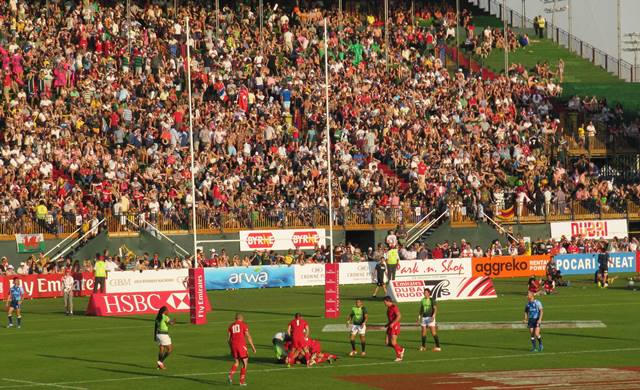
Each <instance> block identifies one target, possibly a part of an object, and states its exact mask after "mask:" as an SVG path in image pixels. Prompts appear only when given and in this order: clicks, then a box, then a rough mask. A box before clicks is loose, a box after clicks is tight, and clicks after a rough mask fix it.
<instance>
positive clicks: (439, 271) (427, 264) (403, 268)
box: [396, 258, 472, 279]
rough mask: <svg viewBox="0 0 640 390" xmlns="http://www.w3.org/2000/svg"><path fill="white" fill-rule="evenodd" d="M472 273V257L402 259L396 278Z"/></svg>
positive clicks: (467, 275)
mask: <svg viewBox="0 0 640 390" xmlns="http://www.w3.org/2000/svg"><path fill="white" fill-rule="evenodd" d="M471 275H472V270H471V258H459V259H435V260H434V259H427V260H401V261H400V262H399V263H398V270H397V271H396V278H398V279H401V278H416V277H427V278H433V277H441V276H466V277H469V276H471Z"/></svg>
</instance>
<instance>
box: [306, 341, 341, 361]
mask: <svg viewBox="0 0 640 390" xmlns="http://www.w3.org/2000/svg"><path fill="white" fill-rule="evenodd" d="M307 348H308V349H309V353H310V354H311V360H310V362H309V365H314V364H319V363H324V362H329V364H333V361H334V360H336V359H337V358H338V357H337V356H336V355H334V354H331V353H327V352H322V347H321V345H320V341H318V340H314V339H312V338H309V339H307Z"/></svg>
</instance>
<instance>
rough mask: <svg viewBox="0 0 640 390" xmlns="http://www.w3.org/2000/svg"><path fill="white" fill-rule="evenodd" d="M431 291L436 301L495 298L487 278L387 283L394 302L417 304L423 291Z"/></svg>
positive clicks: (408, 280) (454, 277)
mask: <svg viewBox="0 0 640 390" xmlns="http://www.w3.org/2000/svg"><path fill="white" fill-rule="evenodd" d="M425 288H429V289H431V294H432V296H434V297H436V299H437V300H442V301H447V300H463V299H480V298H496V297H497V295H496V290H495V288H494V287H493V282H492V281H491V278H489V277H475V278H467V277H459V276H449V277H444V278H439V279H407V280H392V281H390V282H389V295H390V296H391V298H393V300H394V302H419V301H420V300H421V299H422V298H423V297H424V289H425Z"/></svg>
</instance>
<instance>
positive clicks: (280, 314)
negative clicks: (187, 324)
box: [215, 308, 322, 318]
mask: <svg viewBox="0 0 640 390" xmlns="http://www.w3.org/2000/svg"><path fill="white" fill-rule="evenodd" d="M215 310H216V311H224V312H229V313H238V312H240V313H243V314H247V313H250V314H268V315H276V316H291V317H292V318H293V315H294V314H295V312H293V311H292V312H288V313H282V312H277V311H261V310H238V309H223V308H216V309H215ZM302 316H303V317H308V318H320V317H322V316H321V315H315V314H307V313H304V312H302Z"/></svg>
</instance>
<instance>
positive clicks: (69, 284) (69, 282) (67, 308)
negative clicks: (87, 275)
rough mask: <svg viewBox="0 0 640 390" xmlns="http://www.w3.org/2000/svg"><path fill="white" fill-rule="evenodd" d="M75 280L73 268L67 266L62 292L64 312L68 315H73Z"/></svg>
mask: <svg viewBox="0 0 640 390" xmlns="http://www.w3.org/2000/svg"><path fill="white" fill-rule="evenodd" d="M74 284H75V280H74V279H73V276H71V270H70V269H68V268H67V270H65V272H64V277H63V278H62V294H63V296H64V312H65V314H66V315H68V316H72V315H73V286H74Z"/></svg>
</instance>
